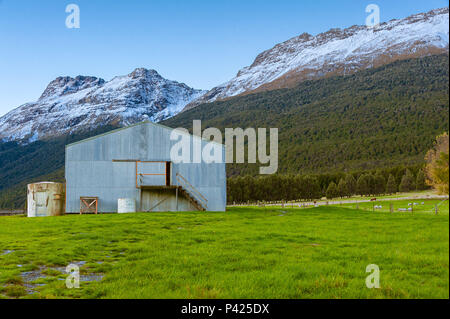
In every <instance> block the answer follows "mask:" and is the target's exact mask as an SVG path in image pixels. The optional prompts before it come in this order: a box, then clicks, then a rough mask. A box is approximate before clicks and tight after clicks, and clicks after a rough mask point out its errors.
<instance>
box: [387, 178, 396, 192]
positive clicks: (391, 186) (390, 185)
mask: <svg viewBox="0 0 450 319" xmlns="http://www.w3.org/2000/svg"><path fill="white" fill-rule="evenodd" d="M397 190H398V188H397V182H396V181H395V177H394V175H392V174H389V178H388V181H387V183H386V194H395V193H397Z"/></svg>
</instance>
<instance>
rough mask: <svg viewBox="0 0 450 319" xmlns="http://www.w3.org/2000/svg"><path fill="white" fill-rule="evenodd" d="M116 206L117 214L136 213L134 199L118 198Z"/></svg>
mask: <svg viewBox="0 0 450 319" xmlns="http://www.w3.org/2000/svg"><path fill="white" fill-rule="evenodd" d="M117 206H118V210H117V212H118V213H119V214H128V213H136V201H135V199H134V198H119V199H118V200H117Z"/></svg>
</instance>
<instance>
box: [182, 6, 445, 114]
mask: <svg viewBox="0 0 450 319" xmlns="http://www.w3.org/2000/svg"><path fill="white" fill-rule="evenodd" d="M448 48H449V9H448V7H446V8H441V9H436V10H432V11H430V12H427V13H420V14H416V15H413V16H410V17H408V18H405V19H401V20H391V21H389V22H385V23H382V24H380V25H379V26H378V27H376V28H374V29H370V28H368V27H366V26H352V27H350V28H347V29H345V30H342V29H331V30H330V31H328V32H325V33H321V34H318V35H317V36H312V35H310V34H307V33H304V34H302V35H300V36H298V37H295V38H292V39H290V40H288V41H286V42H283V43H280V44H277V45H276V46H275V47H273V48H272V49H270V50H267V51H265V52H263V53H261V54H259V55H258V56H257V57H256V59H255V61H254V62H253V64H252V65H251V66H249V67H245V68H243V69H242V70H240V71H239V72H238V74H237V75H236V77H235V78H233V79H231V80H230V81H228V82H226V83H224V84H222V85H220V86H218V87H215V88H213V89H212V90H210V91H208V92H207V93H206V94H205V95H203V96H202V97H200V98H199V99H197V100H196V101H194V102H193V103H190V104H189V105H188V106H187V107H186V109H190V108H192V107H195V106H197V105H199V104H201V103H207V102H213V101H215V100H220V99H225V98H228V97H231V96H236V95H239V94H243V93H248V92H254V91H261V90H268V89H277V88H282V87H290V86H293V85H297V84H298V83H299V82H301V81H304V80H309V79H316V78H320V77H323V76H331V75H345V74H351V73H353V72H356V71H358V70H361V69H366V68H371V67H377V66H381V65H383V64H386V63H390V62H393V61H394V60H398V59H405V58H411V57H421V56H424V55H428V54H436V53H441V52H448Z"/></svg>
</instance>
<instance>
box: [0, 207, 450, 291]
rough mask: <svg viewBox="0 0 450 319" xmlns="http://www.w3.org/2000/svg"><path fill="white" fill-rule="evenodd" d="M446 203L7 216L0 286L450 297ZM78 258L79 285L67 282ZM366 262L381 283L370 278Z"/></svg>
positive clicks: (1, 235) (2, 227)
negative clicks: (371, 284)
mask: <svg viewBox="0 0 450 319" xmlns="http://www.w3.org/2000/svg"><path fill="white" fill-rule="evenodd" d="M435 202H439V201H434V202H433V201H427V205H431V206H434V203H435ZM399 204H402V205H404V203H399ZM406 204H407V203H406ZM368 205H371V204H370V203H368ZM445 205H446V206H445ZM427 207H428V206H427ZM440 207H441V211H440V213H439V215H437V216H436V215H433V214H432V213H428V212H420V211H417V212H416V213H414V214H411V213H398V212H396V213H395V214H390V213H386V212H380V211H377V212H376V213H373V212H372V211H364V210H355V209H351V208H345V207H339V206H337V207H332V206H327V207H318V208H311V209H292V208H285V209H279V208H266V209H264V208H232V209H230V210H229V211H228V212H226V213H203V212H202V213H199V212H195V213H152V214H150V213H146V214H131V215H98V216H94V215H91V216H88V215H83V216H79V215H76V216H64V217H54V218H52V217H49V218H40V219H39V218H38V219H30V218H25V217H2V218H1V219H0V245H1V246H0V296H1V297H3V298H295V299H298V298H449V214H448V202H447V203H446V204H444V205H441V206H440ZM361 208H363V207H361ZM70 263H78V265H80V267H81V274H82V281H81V283H80V288H79V289H68V288H66V285H65V278H66V277H67V274H65V273H64V268H65V266H67V265H68V264H70ZM369 264H377V265H378V266H379V267H380V271H381V272H380V285H381V288H380V289H368V288H367V287H366V284H365V279H366V276H368V275H369V274H367V273H366V266H367V265H369Z"/></svg>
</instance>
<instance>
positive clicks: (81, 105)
mask: <svg viewBox="0 0 450 319" xmlns="http://www.w3.org/2000/svg"><path fill="white" fill-rule="evenodd" d="M203 93H204V91H201V90H195V89H193V88H190V87H188V86H187V85H186V84H183V83H178V82H175V81H170V80H166V79H164V78H163V77H162V76H161V75H159V74H158V73H157V72H156V71H155V70H147V69H143V68H139V69H136V70H134V71H133V72H132V73H130V74H128V75H125V76H118V77H115V78H113V79H112V80H111V81H108V82H106V81H105V80H103V79H100V78H96V77H89V76H77V77H75V78H71V77H59V78H57V79H55V80H54V81H52V82H51V83H50V84H49V85H48V86H47V88H46V89H45V91H44V93H43V94H42V95H41V97H40V98H39V100H37V101H36V102H33V103H27V104H24V105H22V106H20V107H18V108H16V109H14V110H12V111H11V112H9V113H7V114H6V115H4V116H3V117H1V118H0V141H1V140H3V141H12V140H22V141H25V142H30V141H34V140H37V139H42V138H46V137H50V136H56V135H61V134H65V133H72V132H80V131H89V130H92V129H95V128H97V127H101V126H104V125H118V126H124V125H129V124H133V123H136V122H141V121H144V120H151V121H155V122H157V121H160V120H163V119H166V118H169V117H171V116H173V115H175V114H177V113H179V112H180V111H181V110H182V109H183V108H184V107H185V106H186V105H187V104H188V103H189V102H191V101H192V100H194V99H195V98H198V97H199V96H201V95H202V94H203Z"/></svg>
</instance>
